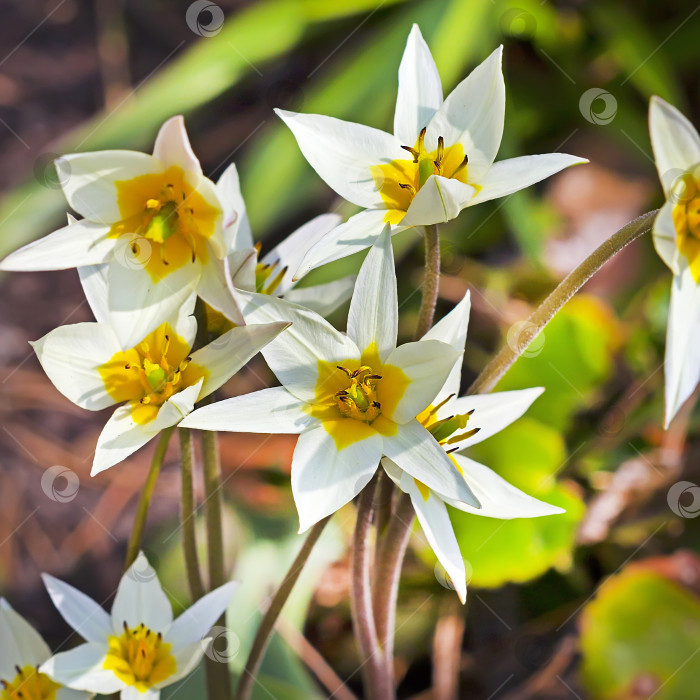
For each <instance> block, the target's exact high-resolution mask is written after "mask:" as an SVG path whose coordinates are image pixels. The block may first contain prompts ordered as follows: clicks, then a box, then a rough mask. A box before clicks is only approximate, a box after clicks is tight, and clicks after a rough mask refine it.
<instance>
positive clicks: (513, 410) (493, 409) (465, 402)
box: [438, 387, 544, 450]
mask: <svg viewBox="0 0 700 700" xmlns="http://www.w3.org/2000/svg"><path fill="white" fill-rule="evenodd" d="M543 391H544V388H542V387H536V388H534V389H521V390H520V391H500V392H496V393H494V394H477V395H474V396H463V397H461V398H459V399H456V400H455V401H452V402H451V403H450V405H449V407H447V406H445V407H443V408H442V409H440V411H439V412H438V417H439V418H443V417H446V416H448V415H455V414H462V413H468V412H469V411H471V410H472V409H473V410H474V413H473V414H472V415H471V416H470V417H469V423H468V425H467V430H470V429H471V428H479V432H478V433H477V434H476V435H473V436H472V437H470V438H467V439H466V440H462V441H460V442H455V443H453V444H450V447H458V448H459V449H460V450H463V449H465V448H467V447H469V446H470V445H475V444H476V443H477V442H482V441H484V440H486V439H487V438H490V437H491V436H492V435H495V434H496V433H498V432H500V431H501V430H503V428H505V427H506V426H508V425H510V424H511V423H513V422H514V421H516V420H518V418H520V416H522V415H523V414H524V413H525V411H527V409H528V408H530V406H531V405H532V403H533V402H534V401H535V399H536V398H537V397H538V396H540V395H541V394H542V392H543Z"/></svg>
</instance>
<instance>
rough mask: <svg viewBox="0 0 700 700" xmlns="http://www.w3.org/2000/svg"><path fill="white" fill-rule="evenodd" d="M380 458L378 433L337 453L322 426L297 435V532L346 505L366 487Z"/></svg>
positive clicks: (294, 490) (294, 460)
mask: <svg viewBox="0 0 700 700" xmlns="http://www.w3.org/2000/svg"><path fill="white" fill-rule="evenodd" d="M381 456H382V438H381V436H380V435H379V434H375V435H372V436H371V437H369V438H366V439H364V440H360V441H358V442H354V443H352V444H351V445H349V446H347V447H345V448H343V449H342V450H338V448H337V447H336V444H335V442H334V441H333V438H332V437H331V436H330V435H329V434H328V433H327V432H326V429H325V428H324V427H323V426H318V427H315V428H311V429H309V430H307V431H305V432H303V433H302V434H301V435H300V436H299V441H298V442H297V446H296V448H295V450H294V457H293V458H292V493H293V494H294V502H295V503H296V506H297V511H298V512H299V532H300V533H302V532H304V531H306V530H308V529H309V528H310V527H311V526H312V525H314V524H315V523H317V522H318V521H319V520H321V519H323V518H325V517H326V516H327V515H330V514H331V513H335V511H336V510H338V509H339V508H341V507H342V506H344V505H345V504H346V503H349V502H350V501H351V500H352V499H353V498H354V497H355V496H356V495H357V494H358V493H360V491H362V489H363V488H364V487H365V486H366V485H367V483H368V482H369V480H370V479H371V478H372V475H373V474H374V473H375V471H376V470H377V466H378V465H379V460H380V458H381Z"/></svg>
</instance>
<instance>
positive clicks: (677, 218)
mask: <svg viewBox="0 0 700 700" xmlns="http://www.w3.org/2000/svg"><path fill="white" fill-rule="evenodd" d="M699 188H700V181H698V180H696V179H695V178H694V177H693V175H692V174H691V173H686V174H685V175H684V176H683V178H682V181H681V182H679V184H678V189H679V190H681V189H682V192H679V193H678V202H677V203H676V204H675V206H674V207H673V223H674V226H675V229H676V244H677V245H678V250H679V251H680V252H681V254H682V255H684V256H685V257H686V260H687V261H688V265H689V266H690V272H691V274H692V275H693V279H694V280H695V281H696V282H697V283H698V284H700V192H699Z"/></svg>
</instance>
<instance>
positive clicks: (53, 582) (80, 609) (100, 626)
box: [41, 574, 112, 644]
mask: <svg viewBox="0 0 700 700" xmlns="http://www.w3.org/2000/svg"><path fill="white" fill-rule="evenodd" d="M41 578H42V579H43V581H44V585H45V586H46V590H47V591H48V593H49V595H50V596H51V600H52V601H53V604H54V605H55V606H56V609H57V610H58V612H59V613H61V617H63V619H64V620H65V621H66V622H67V623H68V624H69V625H70V626H71V627H72V628H73V629H74V630H75V631H76V632H77V633H78V634H79V635H80V636H81V637H82V638H83V639H84V640H85V641H87V642H95V643H96V644H107V638H108V637H109V636H110V635H111V634H112V624H111V620H110V617H109V615H108V614H107V612H106V611H105V609H104V608H102V607H101V606H100V605H98V604H97V603H96V602H95V601H94V600H93V599H92V598H90V597H88V596H86V595H85V594H84V593H81V592H80V591H79V590H78V589H77V588H73V586H70V585H68V584H67V583H64V582H63V581H59V580H58V579H57V578H54V577H53V576H49V575H48V574H42V576H41Z"/></svg>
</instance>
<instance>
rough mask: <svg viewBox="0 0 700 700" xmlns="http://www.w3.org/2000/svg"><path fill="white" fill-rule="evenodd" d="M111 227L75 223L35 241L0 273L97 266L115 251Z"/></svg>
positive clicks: (11, 256)
mask: <svg viewBox="0 0 700 700" xmlns="http://www.w3.org/2000/svg"><path fill="white" fill-rule="evenodd" d="M108 233H109V227H108V226H104V225H102V224H94V223H92V222H90V221H86V220H84V219H83V220H81V221H74V222H73V223H71V224H69V225H68V226H64V227H63V228H60V229H58V231H54V232H53V233H50V234H49V235H48V236H44V237H43V238H40V239H39V240H37V241H32V242H31V243H28V244H27V245H25V246H23V247H22V248H20V249H19V250H16V251H15V252H14V253H10V254H9V255H8V256H7V257H6V258H5V259H4V260H3V261H2V262H1V263H0V270H7V271H8V272H21V271H25V270H67V269H70V268H71V267H80V266H81V265H96V264H98V263H101V262H104V261H105V260H107V259H108V258H109V257H110V256H111V255H112V252H113V251H114V239H113V238H108V237H107V234H108Z"/></svg>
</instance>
